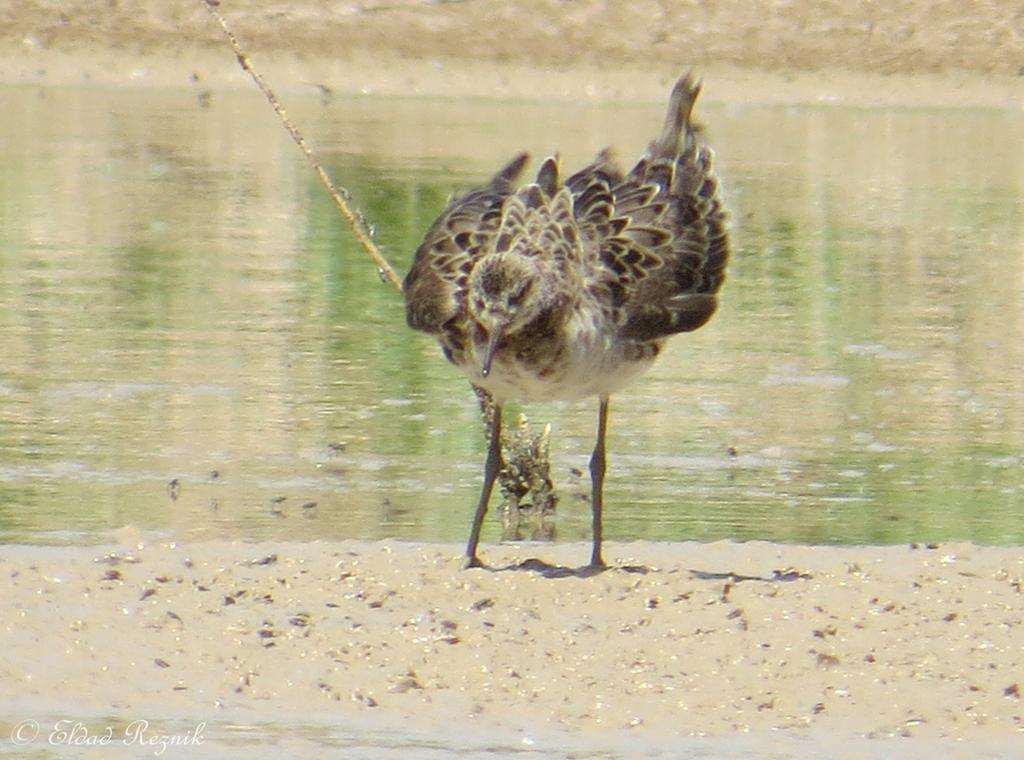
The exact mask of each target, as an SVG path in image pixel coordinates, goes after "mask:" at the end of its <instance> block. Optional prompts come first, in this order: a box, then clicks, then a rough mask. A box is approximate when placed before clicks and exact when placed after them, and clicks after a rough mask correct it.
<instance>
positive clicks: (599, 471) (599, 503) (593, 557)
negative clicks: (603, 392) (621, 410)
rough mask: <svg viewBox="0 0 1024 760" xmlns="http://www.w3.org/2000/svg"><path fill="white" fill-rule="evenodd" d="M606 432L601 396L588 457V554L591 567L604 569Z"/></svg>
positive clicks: (604, 400) (604, 402) (605, 402)
mask: <svg viewBox="0 0 1024 760" xmlns="http://www.w3.org/2000/svg"><path fill="white" fill-rule="evenodd" d="M607 432H608V397H607V396H601V405H600V407H599V408H598V412H597V442H596V443H595V444H594V453H593V454H591V455H590V486H591V492H590V509H591V512H592V513H593V520H594V548H593V550H592V551H591V553H590V566H591V567H604V566H605V564H604V559H603V558H602V557H601V538H602V533H603V531H602V527H601V510H602V509H603V507H604V472H605V468H606V464H605V456H604V439H605V434H606V433H607Z"/></svg>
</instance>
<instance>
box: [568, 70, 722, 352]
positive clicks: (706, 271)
mask: <svg viewBox="0 0 1024 760" xmlns="http://www.w3.org/2000/svg"><path fill="white" fill-rule="evenodd" d="M699 92H700V82H699V81H698V80H697V79H695V78H694V77H693V76H691V75H687V76H685V77H683V78H682V79H680V80H679V81H678V82H677V83H676V86H675V88H674V89H673V91H672V96H671V99H670V102H669V109H668V114H667V116H666V119H665V126H664V128H663V129H662V132H661V134H660V135H659V136H658V138H657V139H656V140H654V142H652V143H651V144H650V146H649V147H648V149H647V152H646V153H645V154H644V156H643V157H642V158H641V159H640V161H639V162H638V163H637V165H636V166H635V167H633V169H632V170H631V171H630V172H629V174H628V175H626V176H625V177H622V176H621V175H618V176H616V174H615V173H614V172H613V171H608V170H607V169H606V168H605V166H606V165H607V160H604V161H603V160H602V157H599V158H598V160H597V161H595V162H594V163H593V164H591V165H590V166H588V167H587V168H586V169H584V170H583V171H582V172H580V173H579V174H577V175H574V177H572V178H570V180H568V182H567V184H569V185H570V186H571V187H572V188H573V190H574V193H575V194H576V210H577V216H578V217H581V218H582V219H581V225H580V226H581V232H582V233H583V234H584V235H585V236H586V235H588V233H590V235H592V238H593V239H594V240H596V244H597V252H596V255H597V257H598V259H599V262H598V264H599V268H598V271H599V272H601V276H599V277H598V278H597V281H598V282H599V283H601V287H603V288H604V289H605V291H606V292H607V296H606V297H607V298H608V300H609V302H610V303H611V304H612V306H613V308H614V311H615V315H616V316H615V318H616V321H617V322H618V324H619V334H620V335H621V336H622V337H624V338H628V339H632V340H637V341H649V340H658V339H660V338H664V337H666V336H668V335H672V334H674V333H678V332H686V331H690V330H695V329H697V328H698V327H700V326H701V325H703V324H704V323H705V322H707V321H708V319H710V318H711V316H712V314H714V312H715V308H716V307H717V298H716V295H715V294H716V293H717V292H718V289H719V288H720V287H721V284H722V281H723V279H724V271H725V264H726V261H727V259H728V255H729V245H728V235H727V229H726V213H725V210H724V207H723V205H722V202H721V200H720V199H719V186H718V179H717V177H716V176H715V174H714V170H713V167H712V159H713V154H712V152H711V149H710V148H709V147H707V145H705V144H704V143H703V140H702V136H701V132H700V129H699V128H698V127H696V126H695V125H694V124H693V123H692V122H691V120H690V113H691V111H692V108H693V103H694V101H695V100H696V98H697V95H698V94H699ZM605 158H606V157H605ZM602 270H603V271H602Z"/></svg>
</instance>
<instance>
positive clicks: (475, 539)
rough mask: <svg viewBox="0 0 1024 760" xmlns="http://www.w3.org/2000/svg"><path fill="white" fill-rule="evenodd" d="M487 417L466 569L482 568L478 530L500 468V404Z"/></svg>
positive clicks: (467, 548) (467, 549)
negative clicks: (484, 452)
mask: <svg viewBox="0 0 1024 760" xmlns="http://www.w3.org/2000/svg"><path fill="white" fill-rule="evenodd" d="M489 416H490V428H489V434H488V438H489V442H488V446H487V462H486V463H485V464H484V485H483V489H481V491H480V503H479V504H477V505H476V514H475V515H474V516H473V529H472V530H471V531H470V533H469V543H468V544H467V545H466V567H483V563H482V562H481V561H480V558H479V557H477V555H476V547H477V544H478V543H480V529H481V528H482V527H483V524H484V516H485V515H486V514H487V504H488V503H489V502H490V500H491V490H492V489H493V488H494V481H495V479H496V478H497V477H498V473H499V472H500V471H501V468H502V461H501V404H499V403H497V402H494V403H493V407H492V408H491V414H490V415H489Z"/></svg>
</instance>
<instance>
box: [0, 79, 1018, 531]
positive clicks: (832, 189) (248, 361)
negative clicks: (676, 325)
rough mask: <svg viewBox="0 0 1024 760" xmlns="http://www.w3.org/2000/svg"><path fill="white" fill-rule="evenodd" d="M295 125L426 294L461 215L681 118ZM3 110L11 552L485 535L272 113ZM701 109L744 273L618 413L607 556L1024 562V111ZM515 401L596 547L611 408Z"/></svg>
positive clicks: (0, 236) (435, 107)
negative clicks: (966, 554)
mask: <svg viewBox="0 0 1024 760" xmlns="http://www.w3.org/2000/svg"><path fill="white" fill-rule="evenodd" d="M707 89H708V91H709V93H710V94H711V95H712V97H713V92H714V88H713V83H708V86H707ZM289 100H290V102H289V111H290V113H291V115H292V117H293V118H294V119H295V120H296V121H297V122H298V123H299V124H300V126H301V127H302V129H303V130H304V131H305V132H306V134H307V137H308V139H309V140H310V142H311V143H312V144H313V145H314V146H315V147H316V149H317V151H318V152H319V153H320V155H321V156H322V157H323V159H324V161H325V163H326V165H327V167H328V170H329V172H330V173H331V174H332V176H334V177H335V178H336V179H337V181H338V182H340V183H342V184H345V185H347V186H348V187H349V188H350V189H351V190H352V192H353V195H354V198H355V202H356V204H357V205H358V206H359V207H360V208H361V209H362V210H363V212H364V213H365V215H366V217H367V218H368V219H369V220H370V221H371V222H372V223H373V224H374V225H375V227H376V230H377V237H378V241H379V242H380V244H381V245H382V246H383V248H384V250H385V252H386V253H387V255H388V256H389V257H390V258H391V260H392V261H393V262H394V264H395V266H396V268H397V269H399V271H400V272H403V273H404V271H405V269H406V267H407V266H408V262H409V260H410V258H411V255H412V251H413V250H414V249H415V246H416V244H417V243H418V241H419V238H420V236H421V235H422V233H423V231H424V230H425V229H426V227H427V226H428V225H429V224H430V222H431V221H432V220H433V218H434V217H435V216H436V215H437V214H438V213H439V211H440V210H441V209H442V208H443V206H444V204H445V201H446V199H447V197H448V196H449V194H450V193H451V192H453V191H455V190H457V189H458V188H461V187H465V186H467V185H470V184H472V183H474V182H479V181H481V180H482V179H484V178H485V177H487V176H488V174H489V173H490V172H492V171H493V170H494V169H496V168H497V167H498V166H499V164H500V163H501V162H502V161H504V160H506V159H507V158H508V157H510V156H511V155H512V154H514V153H515V152H516V151H518V150H520V149H523V148H526V149H529V150H531V151H532V152H533V154H534V156H535V158H539V157H541V156H543V155H545V154H546V153H547V152H550V151H553V150H555V149H558V150H560V152H561V155H562V158H563V161H564V163H565V165H566V166H567V168H570V169H572V168H574V167H577V166H579V165H580V164H581V163H582V162H583V161H586V160H587V159H589V157H590V156H591V154H593V153H595V152H596V151H597V150H599V149H601V148H603V147H605V146H606V145H611V146H613V147H614V148H615V149H616V150H617V152H618V154H619V155H620V156H622V157H623V160H630V159H632V158H633V157H634V156H635V155H636V154H637V153H638V152H639V151H640V150H642V148H643V146H644V144H645V143H646V141H647V140H648V139H649V138H650V137H651V136H652V135H653V133H654V131H655V130H656V128H657V126H658V125H659V123H660V118H661V107H662V106H661V104H654V103H651V104H618V105H604V106H594V105H571V104H564V103H562V104H546V103H543V102H508V103H497V102H489V101H482V100H481V101H467V102H449V101H438V100H415V99H407V100H388V99H372V98H364V99H342V98H334V99H330V100H324V99H322V98H321V97H319V96H316V97H314V96H309V97H295V96H293V97H290V98H289ZM0 103H2V104H3V110H4V113H5V114H6V116H5V117H4V119H3V120H2V121H0V283H2V287H0V356H3V357H4V359H3V362H2V364H0V541H6V542H46V543H64V542H70V543H80V542H93V541H101V540H109V537H110V534H111V532H112V531H116V530H117V529H119V528H121V527H123V526H126V525H133V526H137V527H139V528H141V529H143V530H145V531H157V532H161V533H167V534H170V535H176V536H180V537H187V538H202V537H214V536H220V537H241V538H294V539H308V538H313V537H323V538H348V537H362V538H376V537H400V538H409V539H425V540H462V539H463V538H464V537H465V535H466V532H467V530H468V525H469V519H470V516H471V511H472V508H473V504H474V502H475V499H476V493H477V488H478V484H479V477H480V469H481V467H482V461H483V453H484V451H483V442H482V434H481V428H480V424H479V414H478V411H477V408H476V404H475V399H474V397H473V395H472V393H471V392H470V391H469V388H468V386H467V385H466V383H465V381H464V380H463V379H462V376H461V375H460V374H459V373H458V372H457V371H456V370H455V369H453V368H452V367H450V366H448V365H447V364H446V363H445V362H444V361H443V360H442V359H441V357H440V352H439V351H438V349H437V348H436V346H435V345H434V344H433V342H432V341H431V340H430V339H429V338H428V337H426V336H423V335H420V334H416V333H413V332H411V331H409V330H408V329H407V328H406V327H405V324H404V313H403V306H402V303H401V301H400V299H399V297H398V296H397V294H396V293H395V292H394V291H392V290H391V289H389V288H388V287H387V286H385V285H383V284H381V283H380V281H379V280H378V278H377V275H376V273H375V271H374V270H373V267H372V266H371V265H370V264H369V263H368V260H367V259H365V257H364V255H363V254H362V252H361V251H360V250H359V249H358V247H357V246H356V244H355V243H354V241H353V239H352V238H351V236H350V234H349V233H348V231H347V230H346V228H345V225H344V223H343V221H342V220H341V219H340V218H339V216H338V215H337V213H336V211H335V210H334V208H333V206H332V205H331V203H330V201H329V199H328V198H327V197H326V194H325V192H324V191H323V189H322V188H321V187H320V186H319V185H318V184H317V183H316V180H315V178H314V177H313V174H312V172H311V171H310V170H309V168H308V166H307V165H306V164H305V163H304V161H303V159H302V156H301V155H300V154H299V153H298V151H297V150H296V148H295V146H294V145H293V144H292V143H291V142H290V141H289V139H288V137H287V135H285V133H284V132H283V130H282V129H281V127H280V125H279V124H278V123H277V122H276V120H275V118H274V116H273V114H272V113H271V112H270V111H269V109H268V107H267V105H266V104H265V103H264V102H263V101H262V100H261V99H260V98H259V96H258V95H257V94H254V93H248V92H246V93H234V94H232V93H214V94H213V96H212V97H211V98H206V97H198V96H197V93H196V92H190V91H187V90H180V91H177V90H168V91H157V92H150V91H146V92H143V91H134V90H105V89H99V88H93V89H89V88H79V89H57V88H52V89H35V88H10V87H8V88H5V89H3V90H0ZM700 110H701V114H702V116H703V118H704V119H705V120H706V121H707V122H708V124H709V126H710V132H711V135H712V139H713V142H714V144H715V145H716V147H717V149H718V155H719V166H720V170H721V172H722V174H723V175H724V181H725V182H726V184H727V188H728V192H729V198H730V205H731V206H732V208H733V216H734V226H735V232H734V234H735V253H734V259H733V262H732V264H731V267H730V269H729V279H728V281H727V283H726V286H725V289H724V291H723V294H722V295H723V298H722V306H721V309H720V311H719V313H718V315H717V316H716V317H715V318H714V320H712V322H711V323H709V325H708V326H707V327H705V328H703V329H702V330H700V331H698V332H697V333H694V334H692V335H686V336H681V337H679V338H677V339H675V340H674V341H673V342H672V343H671V344H670V347H669V349H668V350H667V351H666V352H665V353H664V354H663V358H662V359H661V360H660V362H659V363H658V364H657V365H656V367H655V368H654V369H653V370H652V371H651V372H650V373H649V374H648V375H647V376H646V377H645V378H643V379H642V380H641V381H639V382H638V383H636V384H635V385H634V386H632V387H631V388H630V389H628V390H627V391H625V392H623V393H621V394H619V395H618V396H616V397H614V398H613V400H612V418H611V432H610V440H609V445H610V455H611V462H610V467H611V469H610V473H609V480H608V483H607V486H606V491H607V497H606V499H607V503H608V508H607V510H606V535H607V537H608V538H610V539H613V540H629V539H638V538H645V539H659V540H682V539H700V540H713V539H719V538H736V539H751V538H763V539H772V540H779V541H796V542H812V543H861V542H870V543H888V542H903V541H921V542H926V541H944V540H950V539H969V540H974V541H979V542H986V543H1007V542H1021V541H1024V520H1022V519H1021V518H1022V516H1024V496H1022V488H1024V451H1022V440H1024V435H1022V434H1024V384H1022V382H1021V380H1020V376H1019V368H1020V367H1021V366H1024V202H1022V200H1021V199H1022V197H1024V192H1022V191H1024V151H1022V149H1021V148H1020V139H1019V136H1020V135H1021V134H1024V115H1022V114H1021V113H1019V112H1011V111H998V110H994V111H971V110H954V109H949V110H942V109H854V108H844V107H841V106H838V105H833V106H827V107H826V106H822V107H801V108H781V107H759V106H750V105H744V104H742V103H731V104H726V103H717V102H715V101H714V100H713V99H710V98H709V99H708V101H707V102H704V103H702V104H701V109H700ZM525 411H526V412H527V414H528V415H529V417H530V420H531V422H532V423H533V424H535V425H541V424H543V423H545V422H550V423H551V424H552V428H553V432H552V441H553V443H552V448H553V457H554V467H555V470H554V475H555V477H556V480H557V484H558V486H559V488H560V493H561V496H562V500H561V505H560V507H559V519H558V537H559V538H560V539H582V538H584V537H586V535H587V530H588V524H589V523H588V516H587V503H586V501H585V499H584V498H583V497H585V495H586V484H585V483H581V482H580V478H579V477H578V476H576V475H575V474H574V471H578V470H580V469H583V468H585V466H586V462H587V457H588V455H589V450H590V448H591V446H592V445H593V433H594V426H595V423H596V402H591V403H580V404H570V405H559V404H534V405H530V406H529V407H528V408H526V410H525ZM497 535H498V527H497V523H496V521H492V522H491V523H489V525H488V526H487V529H486V530H485V536H484V537H485V540H493V539H494V538H496V537H497Z"/></svg>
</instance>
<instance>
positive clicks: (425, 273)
mask: <svg viewBox="0 0 1024 760" xmlns="http://www.w3.org/2000/svg"><path fill="white" fill-rule="evenodd" d="M527 158H528V156H527V154H525V153H521V154H520V155H518V156H516V157H515V158H513V159H512V160H511V161H510V162H509V163H508V164H506V165H505V167H504V168H503V169H501V171H499V172H498V173H497V174H495V175H494V177H493V178H492V179H491V181H490V182H489V183H488V184H487V185H486V186H484V187H482V188H480V189H478V190H473V191H470V192H468V193H466V194H465V195H463V196H461V197H459V198H456V199H454V200H453V201H452V202H451V203H450V204H449V205H448V208H446V209H445V210H444V212H443V213H442V214H441V216H440V217H438V219H437V221H435V222H434V224H433V226H431V228H430V229H429V230H428V231H427V234H426V235H425V236H424V238H423V242H422V243H421V244H420V247H419V248H417V249H416V255H415V257H414V258H413V262H412V268H411V269H410V270H409V274H408V275H406V277H405V283H404V285H403V291H404V293H405V302H406V312H405V313H406V320H407V321H408V323H409V326H410V327H412V328H414V329H416V330H423V331H424V332H428V333H433V334H439V333H442V332H444V330H445V325H446V324H447V323H448V322H450V320H452V319H453V318H454V317H456V316H458V315H459V313H460V311H461V309H462V305H463V296H464V293H465V290H466V284H467V280H468V278H469V272H470V270H471V269H472V268H473V264H474V263H475V262H476V260H477V259H478V258H480V256H482V255H483V254H484V253H485V252H486V251H487V250H488V249H489V248H493V245H492V239H493V237H494V236H495V235H496V234H497V232H498V228H499V227H500V225H501V218H502V207H503V206H504V204H505V200H506V199H507V198H508V196H509V195H511V194H512V192H513V190H514V189H515V188H514V183H515V181H516V179H517V178H518V177H519V175H520V174H521V173H522V171H523V166H524V165H525V164H526V161H527Z"/></svg>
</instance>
